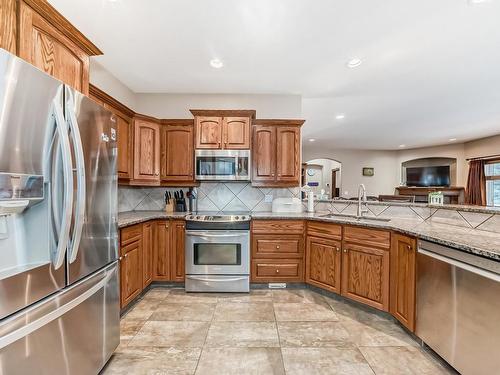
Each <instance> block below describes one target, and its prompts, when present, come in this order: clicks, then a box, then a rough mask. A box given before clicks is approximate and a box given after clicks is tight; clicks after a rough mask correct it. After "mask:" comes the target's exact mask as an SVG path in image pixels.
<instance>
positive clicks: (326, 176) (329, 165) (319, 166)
mask: <svg viewBox="0 0 500 375" xmlns="http://www.w3.org/2000/svg"><path fill="white" fill-rule="evenodd" d="M304 161H305V162H306V163H307V164H311V166H308V167H307V169H311V168H312V169H315V170H317V173H316V174H315V175H314V176H309V175H308V174H307V171H306V183H309V182H318V186H317V187H311V188H312V190H313V191H314V193H316V194H317V193H320V192H321V189H324V190H325V192H326V193H328V194H329V198H331V193H332V190H331V186H330V185H331V183H332V181H331V180H332V170H333V169H338V170H339V171H338V172H337V179H336V185H335V186H334V188H339V189H341V187H342V183H341V180H342V164H341V163H339V162H338V161H335V160H331V159H312V160H304Z"/></svg>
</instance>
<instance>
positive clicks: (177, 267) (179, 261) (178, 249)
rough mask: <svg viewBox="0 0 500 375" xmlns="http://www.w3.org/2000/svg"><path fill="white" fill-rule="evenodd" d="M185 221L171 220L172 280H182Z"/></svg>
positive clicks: (183, 271)
mask: <svg viewBox="0 0 500 375" xmlns="http://www.w3.org/2000/svg"><path fill="white" fill-rule="evenodd" d="M184 228H185V222H184V221H173V222H172V231H173V232H172V268H171V274H172V281H180V282H183V281H184V273H185V266H184V258H185V251H186V250H185V247H184V243H185V241H184V233H185V229H184Z"/></svg>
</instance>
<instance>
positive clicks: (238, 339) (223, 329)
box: [205, 322, 280, 348]
mask: <svg viewBox="0 0 500 375" xmlns="http://www.w3.org/2000/svg"><path fill="white" fill-rule="evenodd" d="M205 346H208V347H221V346H224V347H233V348H237V347H248V348H250V347H279V346H280V345H279V340H278V331H277V329H276V323H275V322H213V323H212V325H211V326H210V328H209V329H208V336H207V341H206V343H205Z"/></svg>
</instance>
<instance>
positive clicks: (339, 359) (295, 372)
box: [281, 348, 396, 375]
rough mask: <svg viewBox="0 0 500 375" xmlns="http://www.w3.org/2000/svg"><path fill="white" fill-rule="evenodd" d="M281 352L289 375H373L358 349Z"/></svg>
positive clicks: (285, 350)
mask: <svg viewBox="0 0 500 375" xmlns="http://www.w3.org/2000/svg"><path fill="white" fill-rule="evenodd" d="M281 352H282V353H283V363H284V365H285V370H286V373H287V375H315V374H318V375H319V374H321V375H326V374H342V375H373V371H372V370H371V368H370V366H369V365H368V363H367V362H366V360H365V358H364V357H363V355H362V354H361V352H360V351H359V350H358V349H356V348H354V349H341V348H281ZM394 375H396V374H394Z"/></svg>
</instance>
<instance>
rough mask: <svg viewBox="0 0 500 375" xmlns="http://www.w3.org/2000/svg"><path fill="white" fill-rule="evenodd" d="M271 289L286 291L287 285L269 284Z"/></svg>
mask: <svg viewBox="0 0 500 375" xmlns="http://www.w3.org/2000/svg"><path fill="white" fill-rule="evenodd" d="M268 285H269V289H286V283H269V284H268Z"/></svg>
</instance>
